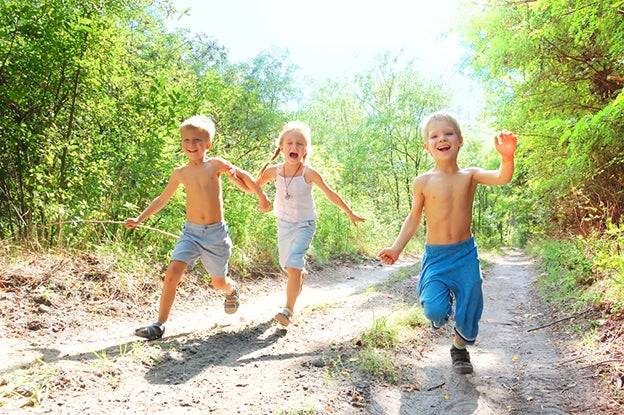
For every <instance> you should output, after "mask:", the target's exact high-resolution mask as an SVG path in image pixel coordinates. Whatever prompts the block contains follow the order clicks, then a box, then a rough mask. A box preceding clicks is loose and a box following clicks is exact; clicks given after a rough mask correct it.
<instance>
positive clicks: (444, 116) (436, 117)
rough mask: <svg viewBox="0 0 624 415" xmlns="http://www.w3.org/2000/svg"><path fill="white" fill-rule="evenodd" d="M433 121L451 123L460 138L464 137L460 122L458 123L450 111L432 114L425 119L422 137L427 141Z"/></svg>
mask: <svg viewBox="0 0 624 415" xmlns="http://www.w3.org/2000/svg"><path fill="white" fill-rule="evenodd" d="M433 121H446V122H449V123H451V125H452V126H453V129H454V130H455V133H456V134H457V136H458V137H462V133H461V128H459V122H458V121H457V117H456V116H455V114H453V113H452V112H450V111H447V110H440V111H436V112H434V113H433V114H430V115H429V116H428V117H427V118H425V119H424V120H423V122H422V135H423V138H424V139H425V140H427V138H428V137H429V127H430V126H431V123H432V122H433Z"/></svg>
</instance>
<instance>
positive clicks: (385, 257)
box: [377, 248, 399, 265]
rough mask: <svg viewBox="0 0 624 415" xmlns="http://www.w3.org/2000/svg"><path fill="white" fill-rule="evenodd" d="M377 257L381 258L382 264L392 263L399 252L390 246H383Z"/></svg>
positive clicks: (397, 257)
mask: <svg viewBox="0 0 624 415" xmlns="http://www.w3.org/2000/svg"><path fill="white" fill-rule="evenodd" d="M377 257H378V258H379V259H381V262H383V263H384V264H388V265H392V264H394V263H395V262H396V260H397V259H399V252H397V251H395V250H393V249H390V248H384V249H382V250H381V251H379V253H378V254H377Z"/></svg>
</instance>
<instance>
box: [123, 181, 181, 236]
mask: <svg viewBox="0 0 624 415" xmlns="http://www.w3.org/2000/svg"><path fill="white" fill-rule="evenodd" d="M178 176H179V172H178V170H177V169H176V170H175V171H174V172H173V174H172V175H171V178H170V179H169V182H168V183H167V186H166V187H165V189H164V190H163V191H162V193H161V194H160V195H159V196H158V197H156V199H154V200H152V203H150V204H149V206H148V207H147V208H145V210H144V211H143V212H142V213H141V214H140V215H139V216H137V217H136V218H128V219H126V220H125V222H124V226H125V227H126V228H135V227H136V226H137V225H138V224H139V223H141V222H143V221H144V220H145V219H147V218H149V217H150V216H152V215H153V214H155V213H158V212H159V211H160V210H161V209H162V208H164V207H165V206H166V205H167V203H168V202H169V200H170V199H171V196H173V194H174V193H175V191H176V189H177V188H178V186H179V185H180V180H179V178H178Z"/></svg>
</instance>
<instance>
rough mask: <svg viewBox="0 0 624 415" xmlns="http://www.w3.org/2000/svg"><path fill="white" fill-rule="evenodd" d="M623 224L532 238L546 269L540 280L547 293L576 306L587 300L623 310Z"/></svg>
mask: <svg viewBox="0 0 624 415" xmlns="http://www.w3.org/2000/svg"><path fill="white" fill-rule="evenodd" d="M623 245H624V224H621V225H619V226H615V225H613V224H609V226H608V230H607V232H605V233H604V234H599V233H594V234H592V235H591V236H588V237H580V236H579V237H576V238H571V239H560V240H550V239H545V240H541V241H539V242H534V244H533V245H532V247H531V248H532V249H533V250H535V251H536V253H537V254H538V255H539V256H540V257H541V258H542V264H541V267H542V269H543V270H544V271H545V276H544V278H543V279H542V280H541V281H540V282H541V285H542V287H543V288H544V289H545V292H546V293H547V294H548V296H549V297H550V298H551V299H553V300H555V301H560V302H564V303H570V302H571V304H572V305H573V307H575V308H579V307H582V306H584V305H585V304H586V303H587V302H590V303H592V304H595V305H603V306H606V307H605V308H606V309H608V310H610V311H611V312H612V313H617V312H619V311H621V310H624V295H623V294H622V293H624V255H622V246H623Z"/></svg>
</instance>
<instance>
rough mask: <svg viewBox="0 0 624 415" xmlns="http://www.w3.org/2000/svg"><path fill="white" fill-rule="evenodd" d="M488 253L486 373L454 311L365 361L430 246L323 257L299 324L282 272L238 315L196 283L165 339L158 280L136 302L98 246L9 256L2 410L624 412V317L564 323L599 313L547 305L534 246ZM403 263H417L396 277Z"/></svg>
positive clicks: (480, 346) (262, 283)
mask: <svg viewBox="0 0 624 415" xmlns="http://www.w3.org/2000/svg"><path fill="white" fill-rule="evenodd" d="M39 261H42V260H39ZM487 262H488V263H489V266H487V267H486V269H485V272H484V292H485V298H486V304H485V311H484V315H483V318H482V321H481V331H480V335H479V339H478V342H477V344H476V345H475V346H473V347H471V348H470V351H471V357H472V361H473V364H474V366H475V373H474V375H468V376H465V375H456V374H454V373H453V371H452V369H451V365H450V355H449V348H450V342H451V327H450V325H447V327H443V328H442V329H440V330H437V331H435V332H434V331H432V330H430V329H423V330H422V331H421V332H420V333H419V335H418V336H417V337H416V338H414V339H412V340H410V341H404V342H403V343H402V344H401V345H400V346H399V347H396V348H395V349H394V350H392V356H393V359H394V362H395V364H396V369H397V371H398V372H399V374H400V376H399V378H398V379H396V378H395V379H390V378H389V377H388V376H386V375H387V374H384V373H383V371H382V372H381V373H379V374H378V375H377V376H371V375H369V374H367V372H366V371H364V370H362V368H361V367H360V363H361V357H360V356H359V354H358V353H359V351H360V349H361V344H360V338H361V335H362V333H363V332H364V331H365V330H367V329H370V328H371V327H372V326H373V324H374V322H375V321H376V319H379V318H381V317H382V316H385V315H387V314H389V313H392V312H393V311H394V310H396V308H397V307H399V306H401V305H403V306H404V305H405V304H407V305H409V306H411V305H417V304H418V298H417V291H416V286H417V283H418V264H419V259H418V258H413V259H411V260H404V261H403V262H400V263H397V264H395V265H394V266H382V265H381V264H379V263H378V262H376V261H369V262H366V263H363V264H349V265H344V266H340V267H332V268H326V269H317V270H312V273H311V275H310V277H309V278H308V280H307V281H306V284H305V286H304V289H303V292H302V294H301V297H300V299H299V300H298V304H297V306H298V310H297V323H296V324H295V325H292V326H290V327H289V328H288V329H287V330H282V329H280V327H278V326H276V324H275V323H273V322H272V317H273V315H274V314H275V313H276V312H277V311H279V309H280V305H281V304H282V303H283V301H284V294H285V283H286V281H285V278H283V277H281V278H263V279H259V280H248V279H247V280H243V281H242V282H241V285H242V305H241V308H240V310H239V311H238V313H236V314H234V315H227V314H225V313H224V312H223V307H222V302H223V297H222V295H221V294H219V293H217V292H215V291H214V290H212V289H210V288H209V287H207V286H201V284H199V285H183V286H181V287H180V290H179V298H178V299H177V300H176V303H175V304H174V308H173V311H172V315H171V318H170V320H169V321H168V322H167V325H166V332H165V336H164V338H163V339H162V340H159V341H152V342H147V341H143V340H141V339H139V338H137V337H134V336H133V334H132V333H133V330H134V329H135V328H136V327H138V326H140V325H143V324H145V323H149V322H151V321H152V320H153V319H154V317H155V316H156V306H157V296H158V292H159V288H157V287H159V286H158V285H156V286H155V287H145V289H146V292H143V293H141V294H146V293H147V294H149V295H144V296H143V297H141V298H142V299H143V300H142V301H140V299H138V300H137V301H130V300H131V299H128V298H119V296H118V295H116V293H115V292H114V290H113V292H111V288H110V287H111V286H114V285H111V284H110V283H108V282H107V279H110V278H113V277H112V276H111V275H112V274H110V273H109V272H108V271H107V270H106V266H104V265H105V264H98V262H97V260H96V259H94V258H91V257H86V258H85V257H81V258H74V259H73V260H71V261H68V260H67V259H64V260H60V259H59V260H50V261H49V263H46V264H45V266H42V263H41V262H38V263H37V265H36V267H37V268H38V269H41V268H44V271H42V272H39V273H40V274H41V275H40V276H39V278H40V279H39V280H38V281H40V283H41V285H40V286H38V285H37V284H34V283H33V280H32V278H30V279H29V278H27V276H25V275H24V273H25V272H27V268H26V269H23V268H22V269H20V270H17V269H16V268H15V267H12V266H9V265H7V269H5V270H2V271H1V272H2V274H0V288H1V291H0V316H1V317H2V320H1V321H0V339H1V344H0V372H1V375H0V412H3V413H9V414H10V413H18V412H19V413H20V414H78V413H80V414H94V415H95V414H107V415H108V414H126V415H130V414H148V413H149V414H161V413H162V414H345V415H346V414H376V415H382V414H383V415H393V414H508V413H509V414H555V415H557V414H618V413H619V414H621V413H624V409H623V407H622V405H621V400H620V402H619V403H618V401H617V400H616V399H615V398H614V396H616V393H614V390H615V391H616V392H617V385H615V387H613V385H614V384H615V383H617V382H618V379H615V378H613V376H614V375H613V373H611V374H610V375H606V374H605V373H606V372H604V371H601V370H602V369H604V365H603V364H602V363H604V362H603V361H601V359H605V358H604V356H615V357H616V358H620V359H621V354H620V355H614V353H615V352H617V353H621V343H622V338H624V337H621V334H622V332H623V331H624V330H623V329H622V327H624V326H622V325H621V321H620V322H619V323H618V324H620V326H618V325H617V324H616V325H613V323H609V324H610V325H608V324H606V323H604V322H603V323H604V324H602V326H601V325H600V324H599V327H603V328H604V330H605V331H604V333H603V335H604V336H605V337H604V342H603V344H604V345H605V350H602V351H600V350H593V352H595V353H596V354H593V353H592V350H589V351H588V350H587V349H585V348H583V346H582V345H581V343H580V342H579V339H580V336H581V334H582V333H579V330H577V331H569V330H567V331H566V330H564V329H565V328H570V327H585V321H586V320H582V318H587V317H591V316H578V317H577V318H574V319H573V318H569V319H567V320H565V321H562V322H559V323H556V324H552V323H553V322H556V321H557V320H558V319H560V318H561V317H565V315H561V314H560V313H558V312H557V310H553V309H551V308H549V307H548V306H547V305H546V304H544V302H543V300H542V299H541V296H540V295H539V292H538V290H536V287H535V283H536V280H537V275H536V269H535V264H534V261H533V260H532V259H531V258H530V257H528V256H527V255H525V254H524V253H523V252H522V251H519V250H509V251H507V252H506V253H505V254H504V255H500V256H492V257H488V260H487ZM33 266H34V265H33ZM68 268H72V269H73V268H75V270H74V272H80V273H81V278H82V280H83V281H84V286H82V288H78V287H62V283H60V282H59V281H55V282H54V284H51V283H50V280H49V279H47V280H46V278H47V277H50V276H51V275H53V274H54V273H55V272H60V271H61V270H63V269H65V271H67V269H68ZM401 270H403V273H405V272H406V271H405V270H407V271H409V272H408V274H409V275H410V276H409V277H407V278H395V277H394V276H396V275H397V273H399V271H401ZM44 277H46V278H44ZM106 287H108V288H106ZM79 289H82V290H84V292H83V295H82V296H77V295H76V294H75V292H76V290H79ZM97 290H100V293H99V295H94V294H93V293H94V292H95V291H97ZM70 292H71V293H72V294H70ZM89 296H90V297H89ZM549 324H552V325H549ZM580 331H582V330H580ZM618 344H619V348H618ZM609 353H611V354H609ZM618 375H621V374H618ZM608 376H611V377H612V378H613V379H611V378H608ZM620 380H621V379H620ZM614 382H615V383H614ZM609 385H611V387H609ZM620 387H621V386H620ZM620 390H621V389H620ZM620 396H621V395H620Z"/></svg>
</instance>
